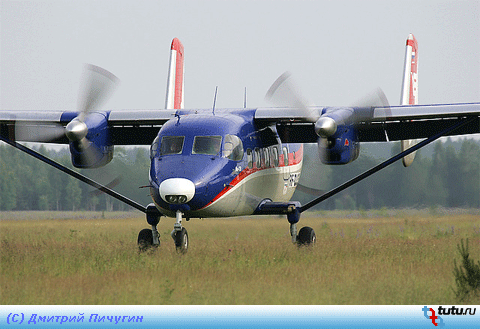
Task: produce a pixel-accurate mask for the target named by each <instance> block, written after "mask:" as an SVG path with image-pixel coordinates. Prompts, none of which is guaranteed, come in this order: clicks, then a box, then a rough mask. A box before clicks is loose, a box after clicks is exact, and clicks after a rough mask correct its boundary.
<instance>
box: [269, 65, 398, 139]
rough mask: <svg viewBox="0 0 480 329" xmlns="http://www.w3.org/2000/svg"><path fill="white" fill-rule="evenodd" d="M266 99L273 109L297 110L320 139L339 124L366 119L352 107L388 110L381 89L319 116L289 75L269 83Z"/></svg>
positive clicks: (331, 132) (327, 135) (330, 134)
mask: <svg viewBox="0 0 480 329" xmlns="http://www.w3.org/2000/svg"><path fill="white" fill-rule="evenodd" d="M265 99H266V100H267V101H269V102H271V103H272V104H274V105H275V106H279V107H285V106H288V107H292V108H295V109H297V111H298V113H299V114H300V116H301V117H303V118H304V119H305V121H307V122H312V123H315V132H316V134H317V135H318V136H319V137H320V138H328V137H330V136H333V135H334V134H335V132H336V131H337V126H338V125H340V124H352V123H355V122H358V121H361V120H363V119H365V116H363V117H362V115H358V114H357V113H356V112H354V110H353V107H364V108H370V107H376V108H384V111H385V113H386V112H387V109H388V108H389V104H388V100H387V97H386V96H385V94H384V93H383V91H382V90H381V89H380V88H377V89H376V90H374V91H373V92H371V93H369V94H367V95H366V96H365V97H364V98H362V99H360V100H358V101H357V102H355V103H354V105H353V106H352V107H345V108H332V109H330V110H327V111H326V112H325V113H324V114H323V115H319V113H318V110H317V109H315V108H314V107H313V105H312V103H311V102H309V101H308V100H307V99H306V98H305V97H304V96H302V94H301V93H300V91H299V89H298V87H297V86H296V84H295V83H294V82H293V79H292V77H291V74H290V73H289V72H285V73H283V74H282V75H281V76H280V77H279V78H278V79H277V80H276V81H275V82H274V83H273V84H272V86H271V87H270V89H269V90H268V92H267V94H266V96H265ZM366 115H371V113H370V112H368V113H366Z"/></svg>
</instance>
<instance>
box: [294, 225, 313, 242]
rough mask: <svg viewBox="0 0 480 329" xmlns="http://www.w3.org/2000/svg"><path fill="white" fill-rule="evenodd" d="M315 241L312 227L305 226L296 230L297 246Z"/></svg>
mask: <svg viewBox="0 0 480 329" xmlns="http://www.w3.org/2000/svg"><path fill="white" fill-rule="evenodd" d="M315 241H317V236H316V235H315V231H314V230H313V228H311V227H308V226H305V227H302V228H301V229H300V231H299V232H298V236H297V243H298V245H299V246H309V245H314V244H315Z"/></svg>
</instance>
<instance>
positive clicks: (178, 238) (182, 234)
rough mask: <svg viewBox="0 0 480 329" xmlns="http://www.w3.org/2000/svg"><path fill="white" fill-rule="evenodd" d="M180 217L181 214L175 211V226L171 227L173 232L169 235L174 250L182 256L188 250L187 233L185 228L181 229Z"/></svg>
mask: <svg viewBox="0 0 480 329" xmlns="http://www.w3.org/2000/svg"><path fill="white" fill-rule="evenodd" d="M182 217H183V214H182V212H181V211H180V210H177V213H176V219H177V221H176V222H175V225H173V231H172V233H170V235H171V236H172V238H173V241H174V242H175V248H177V252H179V253H182V254H184V253H186V252H187V250H188V233H187V230H186V229H185V227H182Z"/></svg>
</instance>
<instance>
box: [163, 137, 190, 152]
mask: <svg viewBox="0 0 480 329" xmlns="http://www.w3.org/2000/svg"><path fill="white" fill-rule="evenodd" d="M184 141H185V136H163V137H162V143H161V146H160V155H169V154H181V153H182V150H183V142H184Z"/></svg>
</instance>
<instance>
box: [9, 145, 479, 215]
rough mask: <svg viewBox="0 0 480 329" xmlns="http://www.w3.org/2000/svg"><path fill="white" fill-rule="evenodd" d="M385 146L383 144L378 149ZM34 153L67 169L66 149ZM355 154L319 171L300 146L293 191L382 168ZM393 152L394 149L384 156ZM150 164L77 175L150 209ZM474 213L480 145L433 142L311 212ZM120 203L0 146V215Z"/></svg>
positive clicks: (137, 152) (122, 151)
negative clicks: (469, 210)
mask: <svg viewBox="0 0 480 329" xmlns="http://www.w3.org/2000/svg"><path fill="white" fill-rule="evenodd" d="M383 145H385V144H383ZM34 149H36V150H37V151H38V152H40V153H41V154H43V155H45V156H47V157H49V158H53V159H54V160H56V161H58V162H60V163H62V164H63V165H65V166H67V167H70V168H72V165H71V161H70V154H69V152H68V149H62V150H60V151H55V150H53V149H46V148H45V147H44V146H41V147H39V148H38V147H37V148H35V147H34ZM368 149H369V148H368V147H367V151H364V152H361V154H360V156H359V158H358V159H357V160H356V161H354V162H353V163H350V164H347V165H342V166H326V165H322V164H321V163H320V161H319V160H318V152H317V150H316V145H305V161H304V168H303V170H302V176H301V178H300V184H302V185H305V186H307V187H310V188H314V189H317V190H323V191H328V190H330V189H332V188H334V187H336V186H338V185H340V184H341V183H343V182H345V181H347V180H348V179H350V178H353V177H355V176H356V175H358V174H360V173H362V172H364V171H366V170H368V169H370V168H371V167H373V166H375V165H376V164H378V163H380V162H381V161H382V160H381V159H379V158H378V156H376V155H375V154H371V153H370V152H368ZM399 152H400V146H399V144H398V143H394V144H393V147H392V149H391V153H392V155H393V154H397V153H399ZM149 166H150V159H149V155H148V150H147V149H146V148H141V147H139V148H121V147H118V148H116V149H115V157H114V159H113V160H112V162H111V163H109V164H108V165H107V166H105V167H103V168H100V169H83V170H79V172H80V173H82V174H83V175H85V176H88V177H91V178H92V179H95V180H97V181H99V182H100V183H102V184H109V183H112V184H116V185H115V187H114V189H115V190H116V191H118V192H119V193H121V194H123V195H125V196H127V197H129V198H131V199H133V200H135V201H137V202H139V203H141V204H144V205H146V204H148V203H150V202H152V200H151V198H150V196H149V193H150V192H149V189H148V188H145V186H147V185H148V184H149V182H148V169H149ZM312 198H314V196H312V195H308V194H305V193H302V192H299V191H297V192H295V195H294V196H293V200H298V201H300V202H301V203H302V204H304V203H306V202H308V201H310V200H311V199H312ZM432 206H443V207H468V208H480V142H478V141H475V140H472V139H465V140H463V141H461V142H455V143H454V142H449V141H447V142H435V143H434V146H433V150H432V149H431V150H430V151H428V156H423V155H422V150H420V151H419V152H417V155H416V158H415V161H414V162H413V164H412V165H411V166H410V167H408V168H404V167H403V166H402V164H401V163H400V161H399V162H397V163H395V164H393V165H391V166H390V167H387V168H385V169H383V170H382V171H380V172H378V173H376V174H374V175H373V176H371V177H369V178H367V179H365V180H364V181H362V182H360V183H358V184H356V185H354V186H351V187H349V188H348V189H346V190H345V191H343V192H341V193H340V194H338V195H336V196H334V197H332V198H330V199H328V200H326V201H325V202H323V203H320V204H319V205H317V206H316V208H317V209H352V210H353V209H371V208H382V207H388V208H401V207H432ZM128 209H130V207H128V206H127V205H125V204H123V203H122V202H120V201H118V200H116V199H114V198H112V197H110V196H108V195H106V194H104V193H99V191H97V190H95V189H94V188H92V187H90V186H89V185H87V184H85V183H82V182H80V181H78V180H76V179H74V178H73V177H70V176H68V175H66V174H65V173H63V172H60V171H59V170H57V169H55V168H53V167H51V166H48V165H47V164H44V163H43V162H41V161H39V160H37V159H35V158H33V157H31V156H29V155H27V154H25V153H23V152H21V151H18V150H16V149H14V148H13V147H11V146H9V145H6V144H3V143H1V144H0V210H97V211H112V210H128Z"/></svg>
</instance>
